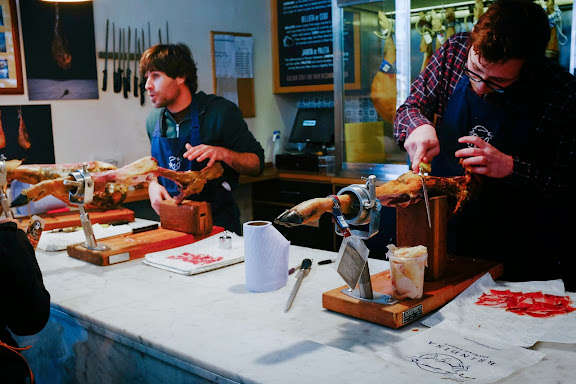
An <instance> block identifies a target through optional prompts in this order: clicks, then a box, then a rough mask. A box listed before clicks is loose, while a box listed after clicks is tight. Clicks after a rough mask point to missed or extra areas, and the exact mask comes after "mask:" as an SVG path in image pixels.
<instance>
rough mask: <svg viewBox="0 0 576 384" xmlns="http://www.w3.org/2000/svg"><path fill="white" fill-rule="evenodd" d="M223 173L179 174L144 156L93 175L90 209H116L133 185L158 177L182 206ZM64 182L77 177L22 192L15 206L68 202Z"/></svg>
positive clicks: (219, 167) (219, 168)
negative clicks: (166, 182) (55, 200)
mask: <svg viewBox="0 0 576 384" xmlns="http://www.w3.org/2000/svg"><path fill="white" fill-rule="evenodd" d="M79 168H82V167H79ZM79 168H76V169H79ZM223 172H224V170H223V168H222V165H221V164H220V163H219V162H216V163H215V164H214V165H213V166H211V167H209V168H204V169H203V170H201V171H187V172H177V171H172V170H169V169H166V168H162V167H159V166H158V163H157V161H156V159H154V158H153V157H151V156H148V157H144V158H142V159H140V160H137V161H135V162H133V163H131V164H128V165H126V166H124V167H122V168H118V169H109V170H104V171H100V172H98V171H96V172H94V173H91V174H90V176H91V177H92V180H93V181H94V200H93V202H92V203H91V204H87V208H100V209H112V208H115V207H117V206H118V205H119V204H121V203H122V202H123V201H124V199H125V198H126V193H127V191H128V187H129V186H134V185H138V184H141V183H148V182H150V181H152V180H153V179H154V178H155V177H158V176H161V177H165V178H167V179H170V180H173V181H174V182H176V184H177V185H178V189H179V191H180V194H179V195H178V196H176V197H175V198H174V199H175V201H176V203H177V204H179V203H181V202H182V200H184V198H185V197H186V196H188V195H192V194H196V193H199V192H200V191H202V189H203V188H204V185H205V184H206V182H207V181H208V180H212V179H216V178H218V177H220V176H221V175H222V173H223ZM64 180H73V178H72V176H68V175H66V176H65V177H59V178H53V179H49V180H43V181H41V182H39V183H37V184H35V185H33V186H31V187H30V188H28V189H26V190H24V191H22V193H21V194H20V196H18V197H17V198H15V199H14V201H13V202H12V204H11V206H12V207H17V206H21V205H24V204H26V203H28V201H36V200H38V199H41V198H42V197H45V196H47V195H53V196H55V197H57V198H59V199H61V200H63V201H65V202H68V192H69V187H68V186H67V185H65V184H64Z"/></svg>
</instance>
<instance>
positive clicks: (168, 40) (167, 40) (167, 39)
mask: <svg viewBox="0 0 576 384" xmlns="http://www.w3.org/2000/svg"><path fill="white" fill-rule="evenodd" d="M166 44H170V39H169V38H168V20H166Z"/></svg>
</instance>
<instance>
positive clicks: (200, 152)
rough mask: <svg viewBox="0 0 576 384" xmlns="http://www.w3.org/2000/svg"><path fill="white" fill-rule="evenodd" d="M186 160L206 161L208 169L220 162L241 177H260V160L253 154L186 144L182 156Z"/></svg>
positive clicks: (210, 146) (204, 145)
mask: <svg viewBox="0 0 576 384" xmlns="http://www.w3.org/2000/svg"><path fill="white" fill-rule="evenodd" d="M183 156H184V157H185V158H187V159H188V160H190V161H192V160H196V161H198V162H201V161H204V160H205V159H209V160H208V164H207V165H206V167H210V166H212V165H213V164H214V162H216V161H222V162H224V163H226V164H228V166H230V167H231V168H232V169H234V170H235V171H236V172H238V173H239V174H241V175H251V176H258V175H260V159H259V158H258V155H256V154H255V153H250V152H245V153H240V152H235V151H233V150H231V149H228V148H224V147H215V146H212V145H206V144H200V145H197V146H195V147H193V146H191V145H190V144H186V152H184V155H183Z"/></svg>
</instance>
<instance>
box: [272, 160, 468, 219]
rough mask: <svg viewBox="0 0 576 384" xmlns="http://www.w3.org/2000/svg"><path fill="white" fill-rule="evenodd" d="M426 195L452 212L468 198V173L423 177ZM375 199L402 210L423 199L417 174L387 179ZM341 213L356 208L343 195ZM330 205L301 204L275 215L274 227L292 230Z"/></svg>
mask: <svg viewBox="0 0 576 384" xmlns="http://www.w3.org/2000/svg"><path fill="white" fill-rule="evenodd" d="M423 177H424V180H425V182H426V187H427V189H428V194H429V195H430V196H442V195H446V196H448V198H449V200H450V202H451V203H452V206H453V207H454V210H453V211H454V212H456V211H458V210H459V209H460V207H461V205H462V203H463V202H464V201H465V200H467V199H468V197H469V195H470V193H471V188H472V187H473V184H474V183H473V177H472V175H471V174H470V173H468V172H467V173H466V175H464V176H456V177H436V176H423ZM376 197H377V198H378V200H380V202H381V203H382V205H384V206H387V207H406V206H408V205H410V204H414V203H417V202H418V201H420V200H422V199H423V198H424V194H423V191H422V179H421V176H420V175H417V174H415V173H414V172H412V171H408V172H406V173H405V174H403V175H401V176H400V177H399V178H398V179H396V180H391V181H389V182H387V183H384V184H382V185H380V186H378V187H376ZM338 199H339V200H340V206H341V210H342V213H343V214H344V215H345V216H348V215H355V214H357V213H358V211H359V209H360V207H359V202H358V201H357V199H356V198H355V196H352V195H349V194H343V195H340V196H338ZM333 205H334V202H333V200H332V198H331V197H330V196H328V197H323V198H316V199H311V200H307V201H304V202H302V203H300V204H298V205H297V206H295V207H293V208H291V209H289V210H287V211H285V212H284V213H282V214H281V215H280V216H278V217H277V218H276V219H275V220H274V222H275V223H276V224H280V225H284V226H286V227H292V226H296V225H302V224H307V223H309V222H312V221H314V220H318V219H319V218H320V216H322V215H323V214H324V213H326V212H332V208H333Z"/></svg>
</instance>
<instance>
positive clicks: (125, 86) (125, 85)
mask: <svg viewBox="0 0 576 384" xmlns="http://www.w3.org/2000/svg"><path fill="white" fill-rule="evenodd" d="M122 83H123V88H124V98H125V99H127V98H128V78H126V77H124V78H123V79H122Z"/></svg>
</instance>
